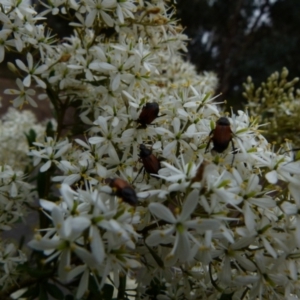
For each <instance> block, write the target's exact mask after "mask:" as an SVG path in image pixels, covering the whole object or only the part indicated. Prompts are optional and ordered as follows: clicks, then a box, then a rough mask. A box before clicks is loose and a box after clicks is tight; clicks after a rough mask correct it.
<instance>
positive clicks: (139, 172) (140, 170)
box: [132, 167, 145, 184]
mask: <svg viewBox="0 0 300 300" xmlns="http://www.w3.org/2000/svg"><path fill="white" fill-rule="evenodd" d="M143 169H145V168H144V167H141V168H140V170H139V172H138V173H137V175H136V176H135V178H134V180H133V181H132V184H133V183H134V182H135V181H136V179H137V178H138V177H139V175H140V174H141V172H142V170H143ZM144 174H145V170H144ZM143 178H144V176H143ZM142 181H143V179H142Z"/></svg>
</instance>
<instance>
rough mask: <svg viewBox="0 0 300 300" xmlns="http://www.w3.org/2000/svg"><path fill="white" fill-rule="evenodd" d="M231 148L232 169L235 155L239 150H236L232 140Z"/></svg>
mask: <svg viewBox="0 0 300 300" xmlns="http://www.w3.org/2000/svg"><path fill="white" fill-rule="evenodd" d="M230 142H231V147H232V161H231V167H232V166H233V162H234V158H235V155H236V154H237V148H234V143H233V140H232V139H231V141H230Z"/></svg>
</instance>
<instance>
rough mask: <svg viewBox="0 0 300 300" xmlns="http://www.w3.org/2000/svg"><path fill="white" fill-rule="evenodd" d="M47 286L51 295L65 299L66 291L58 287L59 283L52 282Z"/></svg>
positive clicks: (58, 298) (60, 299)
mask: <svg viewBox="0 0 300 300" xmlns="http://www.w3.org/2000/svg"><path fill="white" fill-rule="evenodd" d="M46 288H47V292H48V293H49V295H51V296H52V297H53V298H54V299H57V300H63V299H64V293H63V292H62V291H61V290H60V289H59V288H58V287H57V285H55V284H52V283H46Z"/></svg>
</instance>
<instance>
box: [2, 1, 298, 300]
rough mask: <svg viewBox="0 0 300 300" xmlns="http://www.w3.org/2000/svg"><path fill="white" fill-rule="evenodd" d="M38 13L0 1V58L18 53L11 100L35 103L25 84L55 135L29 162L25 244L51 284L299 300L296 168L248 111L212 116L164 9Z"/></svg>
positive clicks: (142, 294)
mask: <svg viewBox="0 0 300 300" xmlns="http://www.w3.org/2000/svg"><path fill="white" fill-rule="evenodd" d="M45 7H46V8H45V10H44V11H43V12H42V13H40V14H37V13H36V12H35V11H34V9H33V8H32V7H30V6H29V5H28V4H27V2H25V1H17V2H15V1H14V0H7V1H6V4H5V5H3V6H2V7H1V9H2V12H1V14H0V19H1V21H2V22H3V24H4V25H3V28H2V30H1V32H0V34H1V35H0V36H1V38H2V41H3V42H2V48H0V50H1V51H2V52H3V51H4V50H5V49H8V50H9V49H15V50H17V51H19V52H22V51H23V49H29V50H30V51H27V52H28V54H26V55H24V57H26V60H27V62H26V61H25V60H20V59H18V60H16V61H15V63H14V64H11V65H10V69H11V70H13V71H14V72H15V74H17V75H18V79H17V85H18V87H19V89H20V91H19V92H18V91H17V90H14V91H12V90H10V91H7V93H8V94H11V95H18V97H17V98H16V99H14V101H13V104H14V105H15V106H17V107H19V106H22V105H23V104H25V103H27V102H28V103H29V104H31V105H34V106H35V105H36V102H35V100H34V99H32V98H31V97H29V96H31V95H32V94H33V93H32V91H31V89H30V87H33V85H34V84H37V85H38V86H39V91H40V90H42V92H40V95H39V98H41V99H42V98H43V99H46V98H48V99H49V101H51V103H52V105H53V108H54V110H55V111H56V115H57V122H58V125H57V132H56V135H55V136H47V137H46V138H44V137H43V138H38V139H37V140H36V141H35V142H33V148H32V149H31V151H30V153H29V155H30V156H31V157H32V158H33V165H34V166H36V167H38V170H39V177H38V180H37V189H38V190H39V192H40V195H42V196H41V198H43V199H40V205H41V208H42V210H43V212H44V216H45V217H46V220H44V222H42V223H43V224H46V225H45V226H44V227H42V228H40V229H39V230H37V231H36V235H35V237H34V238H33V240H32V241H30V243H29V246H30V247H31V248H32V249H34V250H36V251H38V252H39V255H43V260H42V262H43V264H46V265H47V266H49V268H51V269H52V270H53V272H52V273H51V276H54V277H55V278H58V279H59V280H60V281H61V282H63V283H64V286H65V287H69V288H70V291H71V292H74V293H75V294H76V297H77V298H78V299H83V298H84V297H85V294H86V292H87V291H88V290H89V292H91V293H95V290H96V291H98V292H99V291H101V290H103V291H105V292H107V289H105V287H107V285H109V284H111V283H113V285H114V286H115V287H116V288H118V289H119V292H118V297H119V298H120V299H122V298H125V297H129V296H134V297H135V298H136V299H150V298H151V297H157V299H218V298H220V297H226V294H229V295H233V296H232V297H235V298H243V297H244V298H245V297H246V296H247V297H248V298H249V299H256V298H257V297H259V298H262V297H270V299H273V298H274V299H275V298H279V299H280V298H281V299H288V298H289V297H296V296H300V294H299V283H300V282H299V280H298V275H297V270H298V268H299V262H298V258H299V255H300V252H299V251H298V247H299V246H300V222H299V220H300V219H299V217H298V216H297V212H298V210H299V207H300V193H299V188H298V186H299V184H300V171H299V170H300V168H299V162H298V161H295V160H294V159H293V157H292V155H291V153H280V152H275V151H274V149H273V148H272V146H270V145H269V144H268V142H267V140H266V139H265V138H264V136H263V135H262V134H261V129H260V124H259V123H258V122H257V120H256V119H255V118H253V117H251V116H249V114H248V113H247V112H243V111H238V113H237V114H234V113H232V114H231V117H229V115H226V117H224V115H225V114H224V113H222V112H220V109H219V107H218V106H217V104H216V102H215V101H214V100H215V98H216V97H215V96H214V90H215V88H216V85H217V79H216V77H215V75H214V74H212V73H203V74H201V75H199V74H197V73H196V71H195V69H194V68H193V67H192V66H191V65H190V64H189V63H187V62H184V61H183V59H182V57H181V54H180V53H181V51H184V50H186V49H185V41H186V37H185V35H183V34H182V32H181V31H182V29H181V27H180V26H178V25H177V23H176V22H175V21H174V20H173V17H174V16H173V11H172V9H170V7H168V6H167V1H162V0H152V1H145V2H144V1H131V0H124V1H114V0H86V1H64V0H60V1H51V3H50V2H49V5H48V4H45ZM49 14H52V15H54V16H62V17H64V18H66V19H68V20H69V25H70V26H72V28H73V29H74V30H73V34H72V35H70V36H66V37H65V38H63V39H62V40H61V41H60V42H56V41H55V39H54V38H53V37H51V35H49V34H48V33H46V31H45V28H44V25H41V24H40V23H38V21H39V20H42V19H43V20H44V18H45V17H47V16H48V15H49ZM15 24H18V26H17V29H16V26H15ZM33 53H38V55H33ZM0 54H1V52H0ZM2 56H3V55H2ZM71 107H72V108H73V109H75V116H76V118H74V119H73V120H72V118H68V108H71ZM221 117H222V119H223V120H224V119H225V120H226V122H225V124H223V123H222V124H221V123H220V122H219V121H218V120H219V119H220V118H221ZM70 119H71V120H70ZM72 121H73V123H72ZM70 122H71V123H70ZM227 122H228V124H227ZM75 129H77V132H76V131H75ZM72 130H74V131H72ZM78 130H79V137H78V136H77V137H75V133H78ZM66 132H67V133H66ZM73 133H74V134H73ZM141 145H143V146H141ZM287 147H289V145H287ZM210 150H211V151H210ZM141 168H144V172H141V171H140V170H141ZM5 174H8V172H6V173H5ZM7 176H8V175H7ZM41 182H42V183H41ZM57 183H59V184H60V185H61V187H60V194H61V197H58V196H57V192H56V190H55V184H57ZM126 275H128V276H132V277H135V278H136V284H137V286H136V288H135V289H134V293H133V292H132V291H131V292H130V291H126V290H125V284H124V280H126ZM41 284H42V283H41ZM92 284H94V285H95V286H96V289H92V288H91V285H92ZM75 286H76V288H74V287H75ZM45 288H46V289H47V288H49V286H47V287H45ZM49 294H51V293H50V290H49ZM98 296H99V295H98ZM95 297H96V296H95ZM107 299H110V298H109V296H107ZM291 299H292V298H291Z"/></svg>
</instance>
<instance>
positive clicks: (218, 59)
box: [176, 0, 300, 109]
mask: <svg viewBox="0 0 300 300" xmlns="http://www.w3.org/2000/svg"><path fill="white" fill-rule="evenodd" d="M176 5H177V16H178V18H179V19H181V23H182V25H183V26H184V27H185V33H186V34H187V35H188V36H189V38H190V42H189V45H188V50H189V52H188V55H187V57H186V58H187V59H188V60H190V61H191V62H192V63H193V64H194V65H195V66H196V67H197V70H198V71H204V70H207V71H214V72H215V73H216V74H217V75H218V78H219V87H218V91H217V93H222V96H221V98H218V100H220V99H222V100H225V99H226V100H227V101H228V105H231V106H233V107H234V108H235V109H239V108H242V107H243V103H244V102H245V100H243V97H242V83H243V82H245V81H246V78H247V76H249V75H250V76H251V77H252V78H253V82H254V84H255V85H256V86H257V85H259V84H260V83H261V82H262V81H266V78H267V77H268V76H270V75H271V73H273V72H275V71H279V72H280V71H281V70H282V68H283V67H286V68H287V69H288V70H289V78H294V77H299V76H300V1H299V0H188V1H187V0H177V4H176ZM296 87H299V84H297V86H296Z"/></svg>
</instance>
